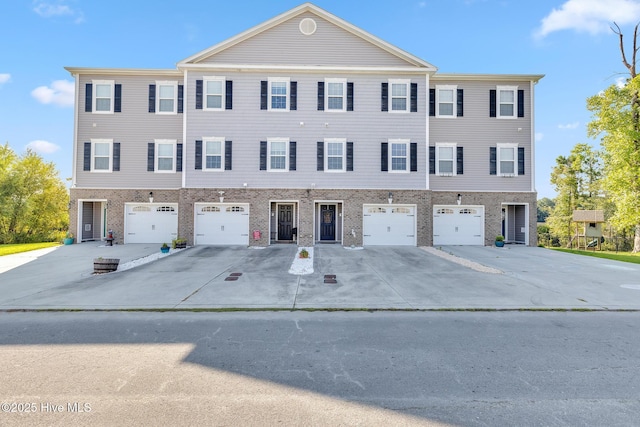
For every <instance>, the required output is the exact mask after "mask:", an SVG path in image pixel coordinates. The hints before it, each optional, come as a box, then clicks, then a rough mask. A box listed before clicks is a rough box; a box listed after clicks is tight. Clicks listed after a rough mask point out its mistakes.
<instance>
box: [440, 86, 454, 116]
mask: <svg viewBox="0 0 640 427" xmlns="http://www.w3.org/2000/svg"><path fill="white" fill-rule="evenodd" d="M457 90H458V87H457V86H451V85H437V86H436V106H437V108H436V117H456V114H457V111H456V110H457V108H456V107H457V102H456V95H457Z"/></svg>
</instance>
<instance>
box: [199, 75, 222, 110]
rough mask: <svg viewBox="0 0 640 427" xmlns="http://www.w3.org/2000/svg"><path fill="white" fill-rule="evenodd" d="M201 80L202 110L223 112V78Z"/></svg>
mask: <svg viewBox="0 0 640 427" xmlns="http://www.w3.org/2000/svg"><path fill="white" fill-rule="evenodd" d="M203 80H204V81H203V83H202V84H203V86H204V87H203V92H204V93H203V96H204V109H205V110H209V111H222V110H224V107H225V104H224V99H225V86H226V84H225V80H224V77H204V79H203Z"/></svg>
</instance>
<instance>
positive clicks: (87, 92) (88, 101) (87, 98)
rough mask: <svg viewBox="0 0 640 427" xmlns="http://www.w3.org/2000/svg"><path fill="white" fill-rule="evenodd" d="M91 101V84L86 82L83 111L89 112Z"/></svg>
mask: <svg viewBox="0 0 640 427" xmlns="http://www.w3.org/2000/svg"><path fill="white" fill-rule="evenodd" d="M92 103H93V84H91V83H87V84H86V85H85V90H84V111H85V113H90V112H91V111H92V110H91V108H92V107H91V106H92Z"/></svg>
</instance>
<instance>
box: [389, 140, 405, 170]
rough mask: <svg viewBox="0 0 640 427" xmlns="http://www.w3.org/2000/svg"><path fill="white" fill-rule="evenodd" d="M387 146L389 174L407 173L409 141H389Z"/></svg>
mask: <svg viewBox="0 0 640 427" xmlns="http://www.w3.org/2000/svg"><path fill="white" fill-rule="evenodd" d="M389 145H390V150H389V160H390V161H389V163H390V164H391V170H390V172H408V171H409V169H408V167H407V166H408V164H409V161H408V159H409V141H408V140H401V139H398V140H389Z"/></svg>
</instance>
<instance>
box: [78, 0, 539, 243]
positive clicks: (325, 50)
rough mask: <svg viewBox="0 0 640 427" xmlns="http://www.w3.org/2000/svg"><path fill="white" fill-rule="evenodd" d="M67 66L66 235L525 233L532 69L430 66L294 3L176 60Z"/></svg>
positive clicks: (220, 239) (246, 237) (410, 239)
mask: <svg viewBox="0 0 640 427" xmlns="http://www.w3.org/2000/svg"><path fill="white" fill-rule="evenodd" d="M67 69H68V70H69V71H70V72H71V73H72V74H73V75H74V76H75V78H76V89H77V90H76V94H77V95H76V101H77V102H76V123H75V138H74V147H75V149H74V165H75V166H74V176H73V186H72V189H71V215H70V217H71V227H72V229H75V230H77V233H78V236H80V239H79V240H92V239H103V238H105V237H106V235H107V233H108V231H107V230H109V229H112V230H113V231H114V232H115V237H116V242H120V243H134V242H139V243H142V242H144V243H151V242H156V243H162V242H165V241H168V240H171V239H172V238H175V237H177V236H181V237H185V238H187V239H188V240H189V242H190V243H191V244H213V245H256V246H266V245H269V244H275V243H296V244H300V245H304V246H309V245H313V244H314V243H318V242H334V243H340V244H343V245H346V246H351V245H354V246H361V245H367V246H368V245H421V246H424V245H431V244H487V243H489V242H491V241H493V237H494V235H495V234H500V233H504V234H505V235H506V236H507V239H508V240H511V241H514V242H520V243H525V244H534V243H535V233H534V232H532V229H533V227H535V221H534V220H533V219H532V218H535V217H534V216H533V215H535V200H536V194H535V188H534V186H533V182H534V180H533V159H534V150H533V146H534V145H533V123H534V122H533V110H534V109H533V88H534V84H535V83H536V82H537V81H538V80H539V79H540V78H541V77H542V76H540V75H530V76H510V75H491V76H488V75H454V74H446V75H439V74H438V73H437V72H436V71H437V70H436V68H435V67H434V66H432V65H431V64H429V63H427V62H426V61H424V60H422V59H420V58H417V57H415V56H413V55H411V54H409V53H407V52H405V51H403V50H401V49H398V48H396V47H394V46H392V45H390V44H388V43H386V42H384V41H383V40H380V39H379V38H377V37H375V36H373V35H371V34H369V33H367V32H365V31H363V30H361V29H359V28H357V27H355V26H353V25H351V24H349V23H347V22H345V21H343V20H341V19H340V18H338V17H336V16H334V15H331V14H330V13H328V12H326V11H324V10H322V9H320V8H318V7H316V6H314V5H312V4H310V3H306V4H303V5H301V6H299V7H297V8H294V9H292V10H290V11H288V12H285V13H284V14H282V15H279V16H277V17H275V18H273V19H271V20H269V21H267V22H265V23H263V24H261V25H258V26H257V27H254V28H252V29H249V30H247V31H245V32H243V33H241V34H239V35H237V36H235V37H233V38H231V39H229V40H226V41H224V42H222V43H220V44H217V45H215V46H213V47H211V48H209V49H207V50H205V51H202V52H200V53H197V54H196V55H193V56H191V57H189V58H187V59H185V60H183V61H181V62H179V63H178V65H177V69H176V70H123V69H90V68H72V67H69V68H67ZM521 113H522V114H521Z"/></svg>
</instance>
